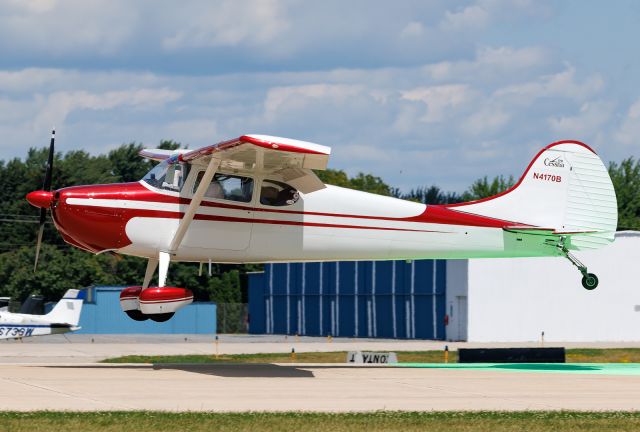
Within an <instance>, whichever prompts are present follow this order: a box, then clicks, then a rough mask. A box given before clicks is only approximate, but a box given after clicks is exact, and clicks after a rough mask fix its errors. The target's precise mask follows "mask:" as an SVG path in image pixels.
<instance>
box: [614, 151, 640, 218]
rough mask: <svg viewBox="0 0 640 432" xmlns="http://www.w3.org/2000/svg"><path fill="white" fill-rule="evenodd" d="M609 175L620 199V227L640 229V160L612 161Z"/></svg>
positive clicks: (631, 158)
mask: <svg viewBox="0 0 640 432" xmlns="http://www.w3.org/2000/svg"><path fill="white" fill-rule="evenodd" d="M609 175H610V176H611V181H612V182H613V187H614V188H615V191H616V198H617V200H618V229H635V230H637V229H640V160H635V159H634V158H633V157H630V158H627V159H624V160H623V161H622V162H620V163H619V164H617V163H615V162H611V163H610V164H609Z"/></svg>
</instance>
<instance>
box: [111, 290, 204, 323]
mask: <svg viewBox="0 0 640 432" xmlns="http://www.w3.org/2000/svg"><path fill="white" fill-rule="evenodd" d="M192 302H193V292H191V290H189V289H186V288H179V287H149V288H146V289H142V287H141V286H134V287H128V288H125V289H123V290H122V291H121V292H120V307H121V308H122V310H123V311H124V312H125V313H126V314H127V315H128V316H129V317H130V318H132V319H134V320H136V321H144V320H146V319H148V318H150V319H152V320H154V321H158V322H164V321H167V320H168V319H170V318H171V317H172V316H173V314H174V313H175V312H176V311H177V310H178V309H180V308H183V307H185V306H187V305H188V304H191V303H192Z"/></svg>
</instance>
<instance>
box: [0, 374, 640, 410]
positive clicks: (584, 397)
mask: <svg viewBox="0 0 640 432" xmlns="http://www.w3.org/2000/svg"><path fill="white" fill-rule="evenodd" d="M0 383H1V384H0V385H1V386H2V392H1V393H0V406H2V409H4V410H19V411H31V410H45V409H46V410H72V411H94V410H165V411H290V410H302V411H332V412H341V411H342V412H344V411H371V410H411V411H414V410H417V411H430V410H598V411H602V410H638V409H640V376H638V375H629V376H622V375H601V374H600V375H599V374H576V373H565V372H557V373H554V374H553V375H552V374H549V373H540V372H537V371H535V372H531V371H524V370H518V371H508V370H491V369H485V370H469V369H457V368H425V367H421V368H416V367H411V368H409V367H388V366H379V367H362V366H360V367H354V366H345V365H301V364H298V365H296V364H276V365H254V364H243V365H157V366H152V365H96V364H85V365H80V364H74V365H61V364H58V365H38V366H34V365H32V366H25V365H8V364H4V365H0Z"/></svg>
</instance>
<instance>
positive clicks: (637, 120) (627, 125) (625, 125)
mask: <svg viewBox="0 0 640 432" xmlns="http://www.w3.org/2000/svg"><path fill="white" fill-rule="evenodd" d="M615 138H616V139H617V140H618V141H619V142H621V143H623V144H625V145H636V146H637V145H638V144H639V143H640V99H638V100H637V101H636V102H635V103H633V104H632V105H631V106H630V107H629V109H628V110H627V112H626V114H625V116H624V119H623V120H622V123H621V125H620V127H619V128H618V130H617V131H616V132H615Z"/></svg>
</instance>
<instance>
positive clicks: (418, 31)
mask: <svg viewBox="0 0 640 432" xmlns="http://www.w3.org/2000/svg"><path fill="white" fill-rule="evenodd" d="M424 32H425V28H424V25H423V24H422V23H421V22H419V21H411V22H410V23H409V24H407V25H406V26H405V27H404V28H403V29H402V31H401V32H400V37H401V38H414V37H418V36H422V35H423V34H424Z"/></svg>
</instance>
